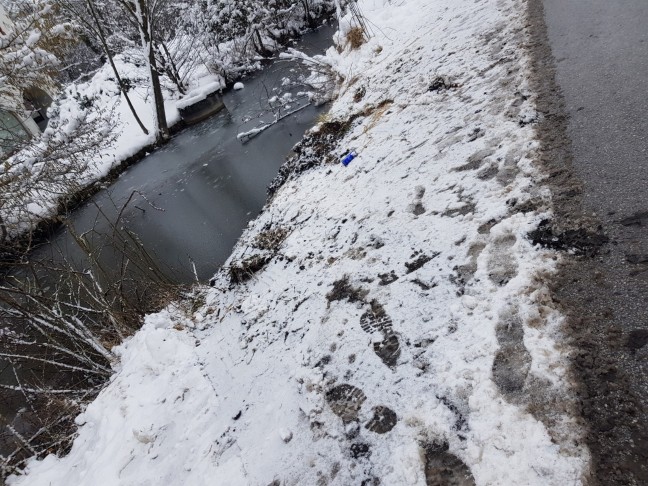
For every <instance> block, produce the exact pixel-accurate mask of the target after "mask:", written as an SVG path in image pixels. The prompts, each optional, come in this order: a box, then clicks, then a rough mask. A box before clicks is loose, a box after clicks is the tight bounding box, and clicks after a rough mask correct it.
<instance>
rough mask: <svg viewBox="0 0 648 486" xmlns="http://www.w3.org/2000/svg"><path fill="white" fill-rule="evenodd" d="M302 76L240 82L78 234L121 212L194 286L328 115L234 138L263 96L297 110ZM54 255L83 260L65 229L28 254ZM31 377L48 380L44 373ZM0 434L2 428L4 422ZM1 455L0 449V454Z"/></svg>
mask: <svg viewBox="0 0 648 486" xmlns="http://www.w3.org/2000/svg"><path fill="white" fill-rule="evenodd" d="M334 32H335V28H334V27H333V26H323V27H321V28H320V29H318V30H317V31H315V32H311V33H308V34H306V35H304V36H303V37H302V38H301V39H300V41H299V42H297V43H296V45H295V47H296V48H297V49H300V50H302V51H303V52H306V53H307V54H318V53H323V52H324V51H325V50H326V48H328V47H329V46H330V45H331V42H332V35H333V33H334ZM305 73H306V71H305V68H304V67H302V66H300V65H299V64H298V63H297V62H295V61H286V60H277V61H274V62H273V63H271V64H269V65H268V66H267V67H265V68H264V69H263V70H262V71H261V72H259V73H256V74H254V75H252V76H249V77H247V78H245V79H243V83H244V86H245V87H244V88H243V89H241V90H231V91H229V92H228V93H226V94H225V95H224V97H223V101H224V103H225V106H226V110H223V111H221V112H220V113H218V114H216V115H215V116H213V117H212V118H210V119H208V120H205V121H203V122H201V123H200V124H198V125H194V126H192V127H189V128H187V129H185V130H183V131H182V132H181V133H179V134H178V135H176V136H175V137H174V138H173V140H171V142H170V143H169V144H168V145H166V146H165V147H163V148H162V149H160V150H157V151H155V152H154V153H152V154H150V155H148V156H147V157H146V158H144V159H143V160H142V161H140V162H139V163H137V164H136V165H134V166H133V167H131V168H130V169H128V170H127V171H126V172H125V173H123V174H122V175H121V176H120V177H119V178H118V179H117V180H116V181H115V182H114V183H113V184H112V185H111V186H110V187H108V188H106V189H104V190H102V191H101V192H99V193H98V194H97V195H95V196H94V197H93V198H92V199H91V200H90V201H88V202H87V203H85V204H84V205H83V206H82V207H80V208H79V209H77V210H76V211H75V212H74V213H73V214H71V215H70V222H71V223H72V225H73V226H74V228H75V230H76V231H77V232H78V233H84V232H87V231H89V230H90V229H92V228H94V229H95V230H96V232H97V233H98V234H104V235H109V234H110V233H111V225H112V224H113V222H114V221H115V219H116V218H117V216H118V215H120V218H119V226H120V227H123V228H125V229H127V230H129V231H130V232H132V233H134V234H135V235H137V238H138V239H139V240H140V242H141V243H142V245H143V247H144V248H145V249H146V251H147V252H148V253H149V254H150V255H153V257H154V259H155V261H156V263H157V264H158V266H159V267H160V268H162V269H165V271H167V273H169V274H170V275H171V276H172V278H173V279H174V280H176V281H177V282H179V283H189V282H192V281H194V280H195V274H194V265H195V272H196V274H197V276H198V277H199V279H200V280H202V281H205V280H207V279H209V278H210V277H211V276H212V275H213V274H214V273H215V271H216V270H217V268H218V267H219V266H220V265H222V264H223V263H224V262H225V260H226V259H227V257H228V256H229V255H230V253H231V251H232V248H233V246H234V244H235V243H236V241H237V240H238V238H239V236H240V235H241V233H242V231H243V229H244V228H245V227H246V225H247V223H248V222H249V221H250V220H251V219H253V218H254V217H256V215H257V214H258V213H259V211H260V210H261V208H262V207H263V204H264V203H265V201H266V188H267V186H268V184H269V183H270V182H271V181H272V179H273V178H274V177H275V175H276V174H277V171H278V169H279V167H280V166H281V164H282V163H283V161H284V160H285V158H286V156H287V155H288V154H289V153H290V150H291V148H292V147H293V145H294V144H295V143H297V142H298V141H299V140H300V138H301V136H302V135H303V133H304V132H305V131H306V130H307V129H308V128H310V127H311V126H313V124H314V123H315V121H316V119H317V117H318V115H319V114H321V113H323V111H324V109H325V108H324V107H315V106H314V105H311V106H309V107H307V108H305V109H302V110H299V111H297V112H296V113H293V114H292V115H290V116H288V117H286V118H284V119H282V120H281V121H280V122H278V123H277V124H276V125H274V126H272V127H271V128H270V129H268V130H266V131H264V132H263V133H261V134H259V135H258V136H256V137H255V138H254V139H251V140H250V141H248V142H247V143H245V144H243V143H241V141H239V140H238V139H237V134H238V133H240V132H242V131H245V130H249V129H250V127H251V126H253V125H254V123H255V122H254V120H253V119H254V118H256V117H259V116H261V115H263V114H265V115H266V118H267V114H268V111H269V105H268V100H269V99H272V98H273V97H277V98H280V99H283V100H290V99H291V98H290V96H291V95H292V97H293V99H295V100H296V102H295V103H298V102H299V98H300V97H302V99H303V95H302V92H304V91H307V90H308V88H307V87H306V86H303V85H301V84H300V80H301V79H302V77H303V75H304V74H305ZM286 93H290V94H291V95H286ZM287 104H288V106H289V105H290V101H288V102H287ZM295 107H297V105H296V104H295ZM134 191H135V193H134ZM129 198H130V202H129V204H128V205H127V206H126V207H125V209H124V205H125V204H126V202H127V201H129ZM93 243H94V244H95V246H96V248H97V249H99V248H101V251H100V254H101V263H102V265H104V266H105V267H106V268H118V267H119V265H120V262H119V258H120V257H119V255H118V254H116V253H115V252H114V251H112V250H111V249H110V244H111V242H110V241H109V239H108V238H106V239H104V240H102V239H101V238H99V239H95V240H94V241H93ZM61 258H66V259H68V260H70V261H74V262H82V261H83V260H84V258H85V256H84V255H83V254H82V252H81V251H80V249H79V248H78V246H77V245H76V243H75V242H74V238H73V237H72V236H71V235H70V233H69V232H68V231H67V230H59V231H58V232H56V233H55V234H53V235H52V236H51V238H50V239H49V241H48V243H47V244H45V245H42V246H40V247H39V248H38V249H37V250H36V251H34V252H33V254H32V255H31V259H32V260H34V261H39V262H49V261H52V260H54V261H58V260H60V259H61ZM54 278H56V275H55V276H54ZM32 372H37V373H39V374H40V375H42V376H45V372H44V371H43V370H32ZM0 382H2V383H5V384H10V385H14V384H15V378H14V374H13V372H12V371H11V366H8V363H5V362H3V361H2V360H0ZM3 395H4V396H3V400H0V416H2V417H4V418H5V419H8V420H9V421H11V420H14V425H15V426H16V427H17V428H18V430H21V429H22V430H23V431H24V429H23V427H24V425H25V424H24V423H21V421H20V420H19V419H16V418H15V417H16V413H17V411H18V410H19V409H20V408H21V407H23V406H24V405H25V404H24V399H23V398H22V396H21V395H20V394H18V393H16V394H13V393H8V392H3ZM10 395H14V396H13V397H10ZM0 427H1V428H2V429H4V428H5V424H4V423H0ZM3 433H4V430H0V435H1V434H3ZM1 442H3V441H1ZM2 449H3V447H2V444H1V443H0V453H1V452H4V451H2Z"/></svg>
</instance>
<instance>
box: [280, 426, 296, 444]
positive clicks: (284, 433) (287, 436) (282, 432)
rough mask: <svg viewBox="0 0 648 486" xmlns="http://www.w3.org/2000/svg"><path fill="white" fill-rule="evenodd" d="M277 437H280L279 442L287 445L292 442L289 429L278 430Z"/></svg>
mask: <svg viewBox="0 0 648 486" xmlns="http://www.w3.org/2000/svg"><path fill="white" fill-rule="evenodd" d="M279 436H280V437H281V440H283V441H284V442H285V443H286V444H287V443H288V442H290V441H291V440H292V438H293V433H292V432H291V431H290V430H289V429H285V428H284V429H280V430H279Z"/></svg>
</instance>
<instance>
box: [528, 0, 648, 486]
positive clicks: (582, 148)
mask: <svg viewBox="0 0 648 486" xmlns="http://www.w3.org/2000/svg"><path fill="white" fill-rule="evenodd" d="M539 2H540V0H530V4H531V7H530V15H531V20H532V23H533V22H534V19H533V17H534V15H535V16H536V18H535V22H536V23H537V22H539V21H540V19H539V18H541V17H542V7H544V20H545V27H546V31H545V32H541V31H542V30H543V27H538V26H537V25H536V34H537V35H538V36H539V38H541V37H542V36H544V41H545V42H546V43H547V46H548V47H549V48H550V49H551V53H552V54H553V66H550V65H549V64H547V65H546V66H544V68H543V67H542V66H540V67H539V71H541V72H543V73H544V75H545V76H549V77H550V78H552V79H550V80H549V81H546V80H545V81H544V84H545V88H547V86H549V85H550V84H552V83H553V86H554V88H556V87H557V88H558V89H557V90H552V89H551V86H549V88H548V89H545V91H544V96H545V97H547V96H548V97H551V96H558V97H560V92H561V93H562V97H561V99H560V100H558V101H555V100H553V101H552V100H549V101H547V106H549V108H547V107H545V108H546V109H545V115H548V116H547V119H546V120H545V130H548V131H552V130H553V134H552V135H551V136H550V137H549V139H550V140H551V141H552V143H554V145H558V144H557V142H556V140H562V139H561V137H562V136H563V135H564V140H566V141H567V142H566V143H565V144H564V146H563V147H562V148H559V149H556V150H554V155H553V160H551V161H549V164H550V165H552V170H553V172H554V174H556V180H555V181H554V184H556V185H560V184H562V185H563V186H566V185H569V186H570V188H569V189H566V188H565V187H563V188H562V195H561V196H560V197H559V198H557V206H558V207H557V208H556V209H557V211H556V212H557V219H560V221H559V222H558V225H559V226H561V227H563V228H573V229H577V228H583V227H585V226H588V227H589V229H590V230H594V231H596V230H597V229H596V226H598V225H600V228H598V230H599V231H602V233H603V234H605V235H606V236H607V237H608V238H609V239H610V241H609V243H608V244H606V245H604V246H603V248H601V250H600V252H599V253H598V254H597V255H595V256H593V257H592V256H589V257H580V258H574V259H573V260H572V261H571V263H570V264H569V265H567V266H565V268H563V270H562V274H561V275H560V277H559V278H558V279H557V282H556V289H555V290H556V291H555V295H556V298H557V300H559V301H560V302H561V303H562V304H563V305H564V306H565V308H566V309H567V310H568V312H569V314H570V316H571V326H572V332H573V336H572V339H573V342H574V343H575V344H576V347H577V348H578V352H577V353H576V356H575V370H576V374H577V376H576V378H577V380H578V382H579V383H580V384H581V386H582V388H581V392H580V393H581V403H582V411H581V412H582V415H583V417H584V419H585V421H586V423H587V425H588V426H589V427H590V432H589V436H588V442H589V445H590V449H591V451H592V455H593V483H597V482H598V484H601V485H605V486H607V485H623V486H626V485H627V486H630V485H648V345H647V342H648V0H542V2H541V4H540V3H539ZM538 32H539V34H538ZM541 40H542V39H541ZM544 62H546V60H545V61H544ZM554 69H555V78H553V72H554V71H553V70H554ZM545 101H546V100H545ZM552 103H553V105H552ZM541 111H542V110H541ZM563 115H566V116H563ZM551 117H553V119H554V120H555V123H554V124H553V125H552V124H551V123H549V122H547V120H551V119H552V118H551ZM560 130H563V131H564V134H563V135H561V134H560V133H556V132H558V131H560ZM554 148H555V147H554ZM550 158H551V157H550ZM560 164H564V166H565V168H566V170H568V171H569V178H571V179H573V180H572V181H569V180H568V178H567V179H566V178H564V177H563V178H562V179H561V177H562V176H560V175H559V173H560V172H561V169H560V167H559V165H560ZM558 192H560V191H558ZM575 206H578V208H575ZM586 221H587V222H586Z"/></svg>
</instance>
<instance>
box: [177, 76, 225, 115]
mask: <svg viewBox="0 0 648 486" xmlns="http://www.w3.org/2000/svg"><path fill="white" fill-rule="evenodd" d="M224 87H225V82H224V81H223V79H222V78H220V77H219V78H218V79H217V80H214V81H209V80H207V81H206V82H205V81H203V84H200V85H199V86H198V87H196V88H194V89H192V90H191V91H189V92H187V94H185V95H184V96H183V97H182V99H181V100H178V101H177V102H176V108H177V109H178V110H181V109H183V108H187V107H188V106H191V105H195V104H196V103H198V102H199V101H203V100H204V99H205V98H207V97H208V96H210V95H212V94H214V93H216V92H217V91H222V89H223V88H224Z"/></svg>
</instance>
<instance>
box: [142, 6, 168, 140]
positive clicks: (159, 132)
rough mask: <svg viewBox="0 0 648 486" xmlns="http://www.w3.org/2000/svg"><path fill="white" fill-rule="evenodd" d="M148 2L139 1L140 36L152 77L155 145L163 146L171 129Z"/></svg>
mask: <svg viewBox="0 0 648 486" xmlns="http://www.w3.org/2000/svg"><path fill="white" fill-rule="evenodd" d="M146 3H147V2H146V0H137V6H138V8H139V14H140V17H141V18H140V19H139V21H140V26H139V27H140V35H141V38H142V49H143V50H144V51H145V54H146V56H147V61H148V65H149V74H150V77H151V89H152V90H153V102H154V105H155V106H154V108H155V118H156V124H155V125H156V128H155V143H156V144H158V145H159V144H162V143H165V142H167V141H168V140H169V138H170V137H169V127H168V125H167V119H166V111H165V109H164V96H163V95H162V87H161V86H160V75H159V73H158V69H157V63H156V60H155V49H154V47H153V26H152V25H151V19H150V18H149V16H148V15H149V14H148V9H147V5H146Z"/></svg>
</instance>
